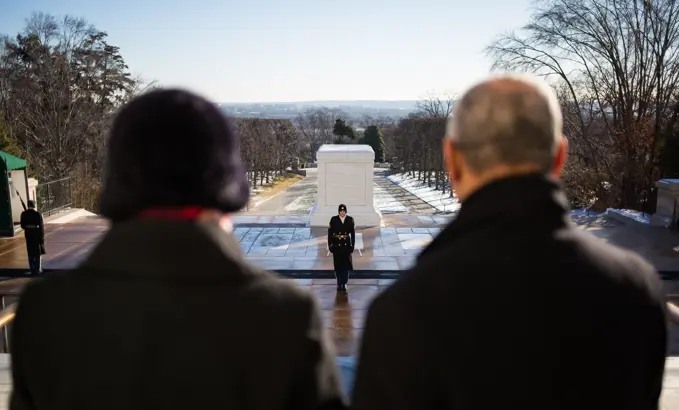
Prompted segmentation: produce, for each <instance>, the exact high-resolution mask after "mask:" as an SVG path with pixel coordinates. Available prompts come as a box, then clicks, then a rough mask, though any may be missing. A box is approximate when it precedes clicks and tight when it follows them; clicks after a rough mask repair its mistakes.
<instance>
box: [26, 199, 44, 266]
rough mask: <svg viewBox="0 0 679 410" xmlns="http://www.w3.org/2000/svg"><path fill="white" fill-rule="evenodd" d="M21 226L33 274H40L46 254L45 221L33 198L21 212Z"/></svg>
mask: <svg viewBox="0 0 679 410" xmlns="http://www.w3.org/2000/svg"><path fill="white" fill-rule="evenodd" d="M21 228H22V229H23V230H24V236H25V237H26V251H28V266H29V268H30V269H31V275H38V274H40V273H42V255H44V254H45V223H44V222H43V219H42V215H41V214H40V212H38V211H37V210H36V209H35V201H33V200H29V201H28V209H27V210H25V211H23V212H22V213H21Z"/></svg>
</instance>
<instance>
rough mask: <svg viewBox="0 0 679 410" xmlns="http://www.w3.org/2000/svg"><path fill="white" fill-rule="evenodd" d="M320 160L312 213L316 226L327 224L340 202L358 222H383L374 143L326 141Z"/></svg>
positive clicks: (321, 148) (310, 219)
mask: <svg viewBox="0 0 679 410" xmlns="http://www.w3.org/2000/svg"><path fill="white" fill-rule="evenodd" d="M316 159H317V160H318V190H317V191H318V192H317V194H316V203H315V204H314V207H313V209H312V210H311V214H310V216H309V225H310V226H312V227H317V226H323V227H327V226H328V222H329V221H330V218H331V217H332V216H334V215H337V207H338V206H339V205H340V204H345V205H346V206H347V210H348V212H347V213H348V215H350V216H352V217H353V218H354V221H355V223H356V225H357V226H380V224H381V223H382V214H381V213H380V211H379V210H378V209H377V207H375V203H374V199H373V170H374V163H375V152H374V151H373V149H372V147H370V145H363V144H357V145H353V144H352V145H343V144H337V145H334V144H333V145H330V144H325V145H322V146H321V147H320V148H319V149H318V152H317V153H316Z"/></svg>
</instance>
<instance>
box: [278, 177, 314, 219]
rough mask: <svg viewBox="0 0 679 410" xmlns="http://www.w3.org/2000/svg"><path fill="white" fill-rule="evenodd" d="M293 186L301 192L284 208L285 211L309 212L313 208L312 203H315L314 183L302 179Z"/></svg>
mask: <svg viewBox="0 0 679 410" xmlns="http://www.w3.org/2000/svg"><path fill="white" fill-rule="evenodd" d="M294 186H297V187H299V188H301V191H302V192H301V193H300V195H299V196H298V197H297V198H295V199H294V200H293V201H292V202H290V203H289V204H288V205H287V206H286V207H285V211H287V212H296V213H307V212H311V208H313V207H314V203H315V202H316V193H317V185H316V181H311V182H310V181H309V180H308V179H302V180H301V181H299V182H297V183H295V184H294Z"/></svg>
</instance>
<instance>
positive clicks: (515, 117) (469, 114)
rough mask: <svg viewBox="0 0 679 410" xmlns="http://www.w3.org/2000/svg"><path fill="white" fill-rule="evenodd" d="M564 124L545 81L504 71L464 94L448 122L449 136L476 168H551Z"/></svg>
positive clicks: (470, 165) (552, 94)
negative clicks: (527, 166)
mask: <svg viewBox="0 0 679 410" xmlns="http://www.w3.org/2000/svg"><path fill="white" fill-rule="evenodd" d="M562 127H563V126H562V117H561V109H560V107H559V104H558V101H557V99H556V95H555V93H554V91H553V90H552V89H551V88H550V87H549V86H548V85H547V84H545V83H544V82H542V81H539V80H537V79H535V78H533V77H529V76H523V75H504V76H501V77H496V78H492V79H490V80H486V81H484V82H482V83H480V84H477V85H476V86H474V87H472V88H471V89H470V90H469V91H467V92H466V93H465V94H464V96H463V97H462V100H461V101H460V102H458V104H457V105H456V106H455V110H454V112H453V115H452V116H451V117H450V119H449V121H448V127H447V130H446V138H448V139H450V140H451V141H452V142H453V144H454V146H455V148H456V150H457V151H458V152H459V153H460V155H462V157H463V158H464V159H465V161H466V162H467V164H468V166H469V168H470V169H471V170H472V171H473V172H475V173H483V172H484V171H486V170H489V169H491V168H493V167H495V166H499V165H506V166H515V165H535V166H538V167H539V169H540V170H542V171H544V172H545V173H548V172H550V171H551V170H552V169H553V165H554V158H555V155H556V153H557V149H558V147H559V144H560V142H561V140H562Z"/></svg>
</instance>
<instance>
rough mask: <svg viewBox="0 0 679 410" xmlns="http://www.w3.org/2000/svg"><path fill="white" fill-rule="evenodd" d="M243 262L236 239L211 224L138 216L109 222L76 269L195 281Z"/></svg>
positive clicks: (238, 266) (218, 273) (235, 268)
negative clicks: (99, 238)
mask: <svg viewBox="0 0 679 410" xmlns="http://www.w3.org/2000/svg"><path fill="white" fill-rule="evenodd" d="M244 262H245V259H244V257H243V253H242V251H241V249H240V245H239V244H238V241H237V240H236V239H235V238H234V237H233V235H231V234H228V233H226V232H224V231H223V230H222V229H221V228H220V227H219V226H218V225H217V224H216V223H214V222H203V221H174V220H172V221H170V220H155V219H137V220H132V221H129V222H124V223H119V224H113V225H112V226H111V229H110V230H109V231H108V232H107V233H106V234H105V235H104V237H103V239H102V240H101V242H100V243H99V244H98V245H97V246H96V248H95V249H94V250H93V251H92V253H91V254H90V255H89V257H88V258H87V259H86V260H85V261H84V262H83V264H82V265H81V267H82V268H94V269H96V270H100V271H108V272H115V273H116V274H120V275H125V274H128V275H134V276H147V277H148V276H151V277H153V276H162V277H164V278H169V277H176V278H185V279H191V278H194V279H195V278H199V277H202V278H210V277H224V274H225V273H227V272H229V271H237V270H241V268H242V266H243V264H244Z"/></svg>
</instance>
